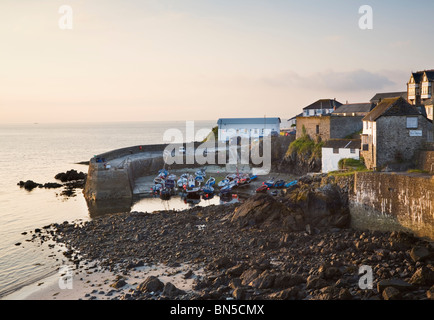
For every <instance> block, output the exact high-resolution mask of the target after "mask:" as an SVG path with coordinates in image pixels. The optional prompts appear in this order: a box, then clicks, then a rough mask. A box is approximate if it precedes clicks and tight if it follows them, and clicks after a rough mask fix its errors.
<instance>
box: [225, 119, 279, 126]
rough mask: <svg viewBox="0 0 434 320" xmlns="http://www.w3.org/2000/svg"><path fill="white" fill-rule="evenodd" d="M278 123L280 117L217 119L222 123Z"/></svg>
mask: <svg viewBox="0 0 434 320" xmlns="http://www.w3.org/2000/svg"><path fill="white" fill-rule="evenodd" d="M276 123H280V118H221V119H219V120H218V121H217V124H218V125H222V124H276Z"/></svg>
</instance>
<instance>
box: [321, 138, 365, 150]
mask: <svg viewBox="0 0 434 320" xmlns="http://www.w3.org/2000/svg"><path fill="white" fill-rule="evenodd" d="M360 146H361V141H360V139H351V140H350V139H330V140H327V141H326V142H324V146H323V148H333V149H342V148H346V149H360Z"/></svg>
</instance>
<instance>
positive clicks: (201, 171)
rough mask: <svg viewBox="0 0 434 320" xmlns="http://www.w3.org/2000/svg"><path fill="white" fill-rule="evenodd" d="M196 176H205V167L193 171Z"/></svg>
mask: <svg viewBox="0 0 434 320" xmlns="http://www.w3.org/2000/svg"><path fill="white" fill-rule="evenodd" d="M195 175H196V176H202V177H206V173H205V169H199V170H197V171H196V173H195Z"/></svg>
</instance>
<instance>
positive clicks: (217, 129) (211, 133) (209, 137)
mask: <svg viewBox="0 0 434 320" xmlns="http://www.w3.org/2000/svg"><path fill="white" fill-rule="evenodd" d="M218 135H219V127H218V126H215V127H214V128H212V130H211V132H210V133H209V134H208V136H207V137H206V138H205V139H204V140H203V141H202V142H207V141H209V140H211V139H212V136H214V140H215V141H217V139H218Z"/></svg>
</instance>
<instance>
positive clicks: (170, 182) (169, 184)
mask: <svg viewBox="0 0 434 320" xmlns="http://www.w3.org/2000/svg"><path fill="white" fill-rule="evenodd" d="M164 186H165V187H166V188H169V189H173V188H175V180H171V179H167V180H166V182H165V184H164Z"/></svg>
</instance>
